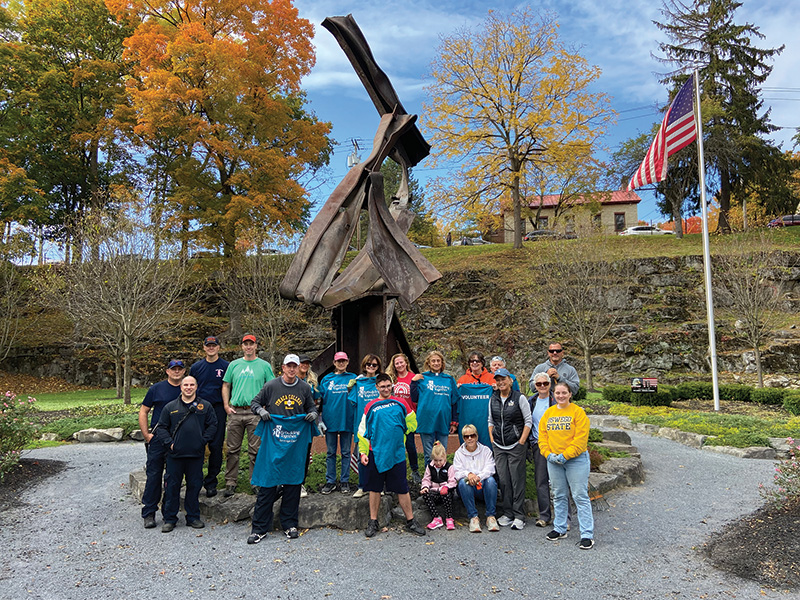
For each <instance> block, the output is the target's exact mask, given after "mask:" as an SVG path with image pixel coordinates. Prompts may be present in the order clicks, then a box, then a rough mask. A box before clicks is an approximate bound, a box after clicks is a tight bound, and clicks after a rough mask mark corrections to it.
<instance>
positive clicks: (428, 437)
mask: <svg viewBox="0 0 800 600" xmlns="http://www.w3.org/2000/svg"><path fill="white" fill-rule="evenodd" d="M419 437H420V439H422V452H423V454H424V456H425V467H427V466H428V465H429V464H430V462H431V450H433V443H434V442H435V441H436V440H439V443H440V444H441V445H442V446H444V449H445V450H447V440H448V438H449V437H450V434H448V433H420V434H419Z"/></svg>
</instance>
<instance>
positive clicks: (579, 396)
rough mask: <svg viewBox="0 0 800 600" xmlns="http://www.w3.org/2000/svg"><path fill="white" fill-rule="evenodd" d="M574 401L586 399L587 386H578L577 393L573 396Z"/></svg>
mask: <svg viewBox="0 0 800 600" xmlns="http://www.w3.org/2000/svg"><path fill="white" fill-rule="evenodd" d="M572 400H573V402H580V401H581V400H586V388H585V387H583V386H582V385H581V386H578V391H577V393H576V394H575V395H574V396H573V397H572Z"/></svg>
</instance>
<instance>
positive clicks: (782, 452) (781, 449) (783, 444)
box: [769, 437, 790, 459]
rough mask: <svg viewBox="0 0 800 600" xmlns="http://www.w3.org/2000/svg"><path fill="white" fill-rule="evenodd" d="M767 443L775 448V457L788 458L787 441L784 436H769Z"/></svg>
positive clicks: (788, 447)
mask: <svg viewBox="0 0 800 600" xmlns="http://www.w3.org/2000/svg"><path fill="white" fill-rule="evenodd" d="M769 445H770V446H771V447H772V448H775V453H776V454H775V457H776V458H780V459H786V458H789V449H790V446H789V443H788V442H787V441H786V438H782V437H771V438H769Z"/></svg>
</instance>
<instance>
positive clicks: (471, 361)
mask: <svg viewBox="0 0 800 600" xmlns="http://www.w3.org/2000/svg"><path fill="white" fill-rule="evenodd" d="M469 364H471V365H474V364H478V365H479V364H481V361H479V360H477V359H475V358H473V359H472V360H470V361H469Z"/></svg>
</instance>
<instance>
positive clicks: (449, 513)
mask: <svg viewBox="0 0 800 600" xmlns="http://www.w3.org/2000/svg"><path fill="white" fill-rule="evenodd" d="M422 497H423V498H425V504H427V505H428V510H429V511H431V518H432V519H435V518H436V517H441V516H442V515H440V514H439V511H438V510H437V508H436V505H437V504H442V505H443V506H444V518H445V519H452V518H453V492H451V491H449V490H448V492H447V493H446V494H445V495H444V496H442V495H441V494H440V493H439V490H428V493H427V494H422Z"/></svg>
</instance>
